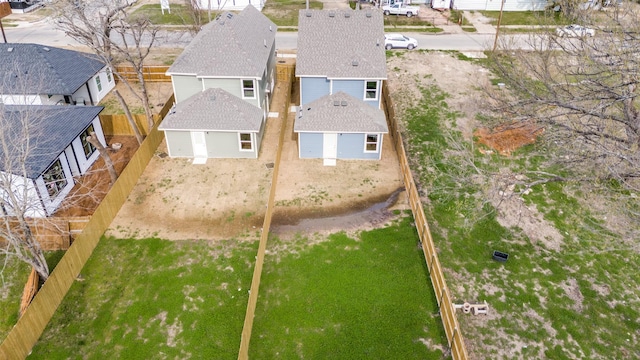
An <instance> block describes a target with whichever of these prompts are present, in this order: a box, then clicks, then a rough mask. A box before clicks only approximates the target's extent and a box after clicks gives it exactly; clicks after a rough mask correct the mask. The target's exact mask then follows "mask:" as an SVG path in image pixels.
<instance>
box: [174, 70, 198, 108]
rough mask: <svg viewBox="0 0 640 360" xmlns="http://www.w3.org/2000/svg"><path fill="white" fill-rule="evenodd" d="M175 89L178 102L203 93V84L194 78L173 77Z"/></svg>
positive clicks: (184, 76)
mask: <svg viewBox="0 0 640 360" xmlns="http://www.w3.org/2000/svg"><path fill="white" fill-rule="evenodd" d="M171 79H172V81H173V89H174V92H175V95H176V102H180V101H183V100H186V99H188V98H189V97H191V96H192V95H195V94H197V93H199V92H200V91H202V82H201V81H200V80H199V79H198V78H196V77H195V75H194V76H186V75H172V76H171Z"/></svg>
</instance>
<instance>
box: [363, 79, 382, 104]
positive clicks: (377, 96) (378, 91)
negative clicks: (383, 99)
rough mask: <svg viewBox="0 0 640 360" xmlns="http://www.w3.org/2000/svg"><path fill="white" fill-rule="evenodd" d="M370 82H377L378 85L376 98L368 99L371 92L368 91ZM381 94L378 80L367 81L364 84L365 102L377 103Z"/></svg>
mask: <svg viewBox="0 0 640 360" xmlns="http://www.w3.org/2000/svg"><path fill="white" fill-rule="evenodd" d="M370 82H375V83H376V96H375V97H374V98H368V97H367V91H371V90H368V89H367V83H370ZM379 93H380V81H377V80H366V81H365V82H364V100H365V101H377V100H378V98H379Z"/></svg>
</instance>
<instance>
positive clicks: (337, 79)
mask: <svg viewBox="0 0 640 360" xmlns="http://www.w3.org/2000/svg"><path fill="white" fill-rule="evenodd" d="M296 77H298V78H299V81H300V104H301V111H300V113H299V114H298V118H297V119H296V125H295V127H294V131H295V132H296V133H298V134H299V136H298V147H299V154H300V157H314V158H322V159H325V165H335V161H336V159H380V156H381V153H382V137H383V134H386V133H387V132H388V130H387V125H386V121H384V122H382V123H380V121H379V119H381V118H382V119H384V113H383V111H382V110H381V98H382V96H381V95H382V94H381V93H382V81H384V80H385V79H386V78H387V63H386V57H385V50H384V25H383V15H382V12H381V11H380V10H379V9H365V10H350V9H346V10H300V13H299V18H298V55H297V60H296ZM355 101H359V102H360V103H356V102H355ZM334 102H340V103H343V102H346V103H347V105H346V106H335V107H334V106H333V103H334ZM311 104H313V105H314V106H313V107H311V106H310V105H311ZM361 105H364V106H368V107H370V108H371V109H370V110H372V111H362V110H363V109H362V107H361ZM317 107H321V108H322V109H324V110H325V111H329V112H331V114H332V115H331V118H329V117H328V116H321V115H319V114H317V113H316V112H315V109H316V108H317ZM356 109H357V110H358V111H356ZM309 117H312V118H313V119H314V120H313V124H314V126H313V128H312V129H311V128H309V121H311V120H309V119H308V118H309ZM298 121H300V122H302V124H303V125H300V126H298ZM338 125H340V126H338ZM336 129H339V130H336ZM347 135H348V136H347ZM374 139H375V144H376V145H375V146H374V145H373V143H374ZM318 146H320V147H318ZM319 149H321V151H320V150H319Z"/></svg>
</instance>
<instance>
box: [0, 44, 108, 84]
mask: <svg viewBox="0 0 640 360" xmlns="http://www.w3.org/2000/svg"><path fill="white" fill-rule="evenodd" d="M104 67H105V64H104V63H103V62H102V61H100V60H98V59H97V57H96V56H95V55H92V54H86V53H82V52H79V51H73V50H66V49H59V48H55V47H51V46H44V45H38V44H15V43H9V44H0V93H1V94H17V95H30V94H50V95H71V94H73V93H74V92H76V90H78V89H79V88H80V87H81V86H83V85H84V84H85V83H86V82H87V81H88V80H90V79H91V78H92V77H93V76H95V75H96V74H97V73H98V72H99V71H100V70H101V69H102V68H104Z"/></svg>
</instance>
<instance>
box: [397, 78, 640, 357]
mask: <svg viewBox="0 0 640 360" xmlns="http://www.w3.org/2000/svg"><path fill="white" fill-rule="evenodd" d="M407 81H411V80H410V79H407ZM447 98H448V95H447V94H446V93H444V92H442V91H441V90H439V89H438V88H437V86H436V85H435V84H434V85H433V86H431V87H427V88H423V98H422V100H421V102H420V104H419V105H418V106H417V107H415V108H413V109H411V110H409V111H407V112H406V114H405V117H404V118H405V120H406V123H407V126H406V128H407V130H406V133H407V137H408V142H409V145H408V146H407V148H408V152H409V153H410V157H411V158H412V159H413V163H414V164H416V166H415V167H414V166H412V168H414V169H420V170H419V171H418V173H417V176H419V178H420V181H421V183H422V185H423V186H424V187H425V188H427V189H429V192H428V194H429V202H428V203H427V204H426V207H425V211H426V212H427V218H429V219H431V229H432V234H433V236H434V239H435V242H436V247H437V248H438V249H439V258H440V261H441V262H442V264H443V266H444V267H445V274H446V276H447V279H448V285H449V287H450V288H451V289H452V291H453V295H454V297H455V298H457V299H458V301H461V300H480V301H484V300H486V301H487V302H488V303H489V306H490V310H489V311H490V312H495V314H496V316H495V317H494V318H489V319H487V320H485V321H478V319H475V318H473V317H470V316H464V315H460V316H459V319H460V322H461V326H462V329H463V333H464V334H465V337H466V338H467V339H468V340H467V341H468V342H471V343H473V348H475V349H476V350H477V351H479V352H481V353H482V354H483V356H485V358H500V357H501V356H500V355H499V354H500V353H499V352H498V351H503V350H504V349H511V348H512V350H511V351H510V353H511V354H512V358H549V359H564V358H587V359H614V358H617V359H630V358H637V357H638V356H640V352H639V350H638V347H637V337H638V329H639V328H640V311H639V309H640V289H639V288H638V287H637V284H639V283H640V273H639V272H638V271H637V266H638V263H640V254H639V253H638V251H637V249H636V250H634V249H633V248H634V247H633V246H632V245H630V244H629V243H628V240H626V241H625V240H624V239H623V237H622V236H621V235H620V234H616V233H614V232H612V231H611V230H609V229H608V228H607V227H606V226H605V221H606V218H605V219H603V218H602V217H600V216H595V215H594V214H593V213H592V212H591V210H590V208H589V206H588V205H585V204H588V201H589V197H591V196H595V195H596V194H595V193H590V194H586V193H582V192H581V187H580V184H572V183H549V184H546V185H537V186H535V187H533V188H532V191H531V192H530V193H529V194H527V195H523V196H522V202H523V204H524V205H526V206H528V207H530V208H534V207H535V209H537V211H539V212H540V213H541V214H542V215H541V216H542V218H543V220H539V221H545V222H546V223H548V224H550V225H551V227H554V228H555V229H556V230H557V231H558V233H559V236H560V244H559V245H557V247H554V246H553V245H551V244H552V242H551V240H550V238H549V237H545V236H546V235H544V234H542V233H541V234H542V235H540V237H538V238H529V237H528V236H527V235H526V233H525V232H524V231H523V230H522V229H521V228H520V227H518V226H514V227H511V228H506V227H504V226H502V225H501V224H500V223H499V222H498V221H497V218H496V211H497V210H498V209H496V208H494V207H493V206H492V205H491V204H490V203H489V202H488V201H486V200H487V199H486V197H484V196H483V194H485V193H484V191H486V189H487V184H489V183H490V182H492V181H494V179H493V178H492V177H491V176H487V177H486V178H484V177H482V176H481V175H480V174H491V173H499V172H504V171H506V169H509V170H510V171H512V172H514V174H519V173H525V172H526V171H546V172H556V173H557V172H560V173H561V174H563V173H562V172H561V169H557V168H549V167H547V166H546V165H545V164H546V161H545V159H546V156H548V152H547V151H546V150H545V147H544V145H542V144H539V145H532V146H528V147H525V148H522V149H520V150H519V151H518V152H516V153H515V154H514V155H513V156H511V157H502V156H498V155H495V153H494V154H492V155H483V154H480V153H479V152H478V151H477V149H476V148H475V147H472V146H471V144H470V143H469V142H468V141H464V140H463V139H462V135H461V134H460V133H459V132H458V131H455V130H451V129H452V128H455V126H456V125H455V124H456V123H455V119H456V117H457V116H458V114H456V113H455V111H453V110H452V109H450V108H449V106H448V105H447ZM479 120H481V121H484V120H483V119H482V118H480V117H479ZM550 131H552V130H550ZM456 144H457V145H456ZM460 144H462V147H460ZM452 149H455V151H452ZM417 164H419V166H418V165H417ZM563 175H564V174H563ZM603 185H604V184H603ZM601 189H602V190H601V191H603V192H605V191H607V194H609V196H613V195H612V194H614V193H615V192H612V190H611V188H607V187H606V185H605V186H604V187H601ZM517 190H518V189H517V188H516V189H515V191H517ZM626 199H627V200H625V194H624V192H623V191H621V192H620V193H619V195H618V196H614V197H613V198H612V200H611V201H612V202H611V204H610V206H611V208H613V207H614V204H615V203H616V202H618V201H629V200H628V199H629V197H628V196H627V197H626ZM631 200H633V199H631ZM630 225H631V226H637V224H630ZM539 227H541V225H539ZM492 250H500V251H503V252H507V253H509V255H510V256H509V260H508V262H507V263H504V264H503V263H497V262H495V261H493V260H492V259H491V252H492ZM516 345H517V346H516ZM522 345H524V346H522ZM502 354H503V355H504V352H503V353H502Z"/></svg>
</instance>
